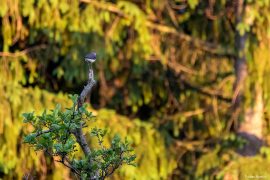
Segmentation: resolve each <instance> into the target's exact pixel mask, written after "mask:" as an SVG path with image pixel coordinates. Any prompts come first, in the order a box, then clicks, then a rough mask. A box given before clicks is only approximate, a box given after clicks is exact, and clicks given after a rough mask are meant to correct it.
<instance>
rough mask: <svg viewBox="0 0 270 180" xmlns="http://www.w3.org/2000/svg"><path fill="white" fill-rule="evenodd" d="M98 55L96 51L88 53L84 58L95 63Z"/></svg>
mask: <svg viewBox="0 0 270 180" xmlns="http://www.w3.org/2000/svg"><path fill="white" fill-rule="evenodd" d="M96 57H97V54H96V53H95V52H91V53H89V54H87V55H86V56H85V57H84V60H85V61H86V62H89V63H93V62H95V61H96Z"/></svg>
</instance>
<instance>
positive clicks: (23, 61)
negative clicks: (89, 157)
mask: <svg viewBox="0 0 270 180" xmlns="http://www.w3.org/2000/svg"><path fill="white" fill-rule="evenodd" d="M240 2H241V0H236V1H226V0H215V1H213V0H208V1H200V0H187V1H177V0H164V1H161V0H155V1H151V0H146V1H143V0H136V1H135V0H134V1H131V0H130V1H122V0H114V1H110V2H108V1H105V0H104V1H103V0H100V1H94V0H80V1H77V0H68V1H67V0H38V1H37V0H21V1H19V0H3V1H0V16H1V23H0V26H1V37H0V41H1V42H0V48H1V51H2V52H1V53H0V55H1V59H0V100H1V104H0V106H1V108H0V172H1V176H3V177H4V178H14V177H18V178H21V177H22V176H26V175H28V174H31V175H32V176H38V177H45V176H46V175H47V176H58V177H59V174H60V172H62V169H63V167H61V166H60V167H59V166H58V165H56V164H55V165H54V164H53V163H52V160H51V159H49V158H48V157H47V156H45V155H44V154H39V153H38V156H36V155H35V153H34V152H32V151H31V150H29V148H28V147H27V146H25V145H24V144H22V136H23V134H25V132H29V131H30V130H31V129H30V127H25V126H23V123H22V117H21V114H22V113H23V112H27V111H34V110H36V111H38V112H36V113H37V114H38V113H41V112H42V111H43V110H44V109H47V108H52V107H53V106H54V105H55V104H57V103H60V104H65V106H64V107H68V104H69V102H68V98H67V96H66V94H67V93H79V91H80V90H81V87H82V86H83V83H84V82H85V81H86V80H87V76H85V74H86V67H85V65H84V64H83V63H82V60H83V57H84V55H85V54H86V53H88V52H89V51H92V50H95V51H97V62H96V65H95V67H94V68H95V69H96V70H97V72H98V75H97V79H98V80H97V82H98V84H97V86H96V88H95V89H94V90H93V92H92V95H91V98H90V102H91V104H92V106H93V107H94V108H96V109H97V111H96V113H95V114H96V115H97V117H96V118H97V122H96V123H100V124H99V125H100V126H98V127H110V129H111V132H110V133H108V136H109V137H108V138H105V139H104V142H107V143H108V142H110V141H111V139H112V138H113V137H110V135H111V136H112V135H113V134H115V133H120V134H121V135H123V136H127V137H128V138H129V139H130V140H131V142H132V146H133V147H134V149H135V153H136V155H137V159H138V162H137V164H138V167H137V168H133V167H123V169H121V170H120V171H119V172H117V174H115V176H114V177H115V178H118V179H120V178H121V179H123V178H135V179H158V178H164V179H166V178H176V179H179V178H180V179H184V178H186V179H200V178H217V179H218V178H220V179H222V178H224V177H225V176H226V175H228V173H229V174H230V173H231V176H232V177H235V178H240V179H241V177H243V176H245V175H249V174H252V173H253V172H255V173H256V172H260V173H261V175H262V176H268V177H269V176H270V175H269V172H270V171H269V170H267V168H269V167H270V166H269V165H268V164H269V157H270V156H269V155H270V153H269V152H270V151H269V149H268V148H267V147H263V148H262V149H261V152H260V153H259V154H258V155H257V156H255V157H252V158H245V157H242V156H241V155H239V154H237V153H236V151H235V150H236V149H238V148H240V147H242V146H243V145H244V144H245V142H244V140H243V139H241V138H239V137H238V136H237V134H236V131H237V127H238V126H239V124H240V123H241V122H242V120H243V119H244V118H245V111H246V110H248V109H249V108H251V109H252V107H254V106H255V104H256V102H257V100H258V99H257V95H258V96H259V95H261V101H262V102H263V103H262V104H263V115H262V117H261V119H262V121H263V135H262V137H263V140H264V141H265V143H266V144H267V143H268V142H269V140H270V139H269V137H270V136H269V130H270V127H269V124H270V122H269V114H270V112H269V111H270V104H269V102H270V101H269V97H270V96H269V92H270V91H269V90H270V87H269V83H268V82H267V78H268V77H269V75H270V67H269V66H270V63H269V55H270V54H269V50H270V46H269V38H270V36H269V32H270V18H269V16H270V14H269V9H270V1H269V0H245V1H244V5H243V12H244V13H242V14H241V19H240V20H237V18H236V16H237V13H235V7H237V6H240V4H241V3H240ZM237 34H239V35H240V36H244V37H246V39H245V43H244V48H243V49H241V50H239V49H240V48H239V49H238V48H237V42H236V41H237V38H235V37H236V36H237ZM243 56H245V58H246V64H247V67H248V68H247V69H248V70H247V71H248V75H247V78H246V80H245V83H244V85H243V87H244V88H243V92H241V93H242V94H243V97H244V98H243V100H242V101H243V102H242V104H241V105H240V113H239V114H238V115H239V117H237V118H236V117H235V116H234V115H235V113H233V111H234V110H233V107H232V106H233V105H232V102H233V101H234V100H235V99H236V96H237V94H235V93H234V86H235V80H236V79H237V77H236V75H235V74H237V72H236V69H235V67H234V66H235V64H234V62H235V61H236V59H237V58H236V57H238V58H239V57H243ZM62 92H64V93H62ZM66 105H67V106H66ZM109 109H111V110H109ZM120 114H121V115H120ZM124 116H126V117H124ZM90 124H91V123H90ZM89 127H90V126H89ZM87 130H88V131H89V130H90V129H87ZM25 157H27V158H25ZM7 162H8V163H7ZM250 164H254V166H249V165H250ZM247 172H248V173H247ZM267 173H268V174H267ZM61 175H62V174H60V176H61Z"/></svg>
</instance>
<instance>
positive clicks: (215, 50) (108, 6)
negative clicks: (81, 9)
mask: <svg viewBox="0 0 270 180" xmlns="http://www.w3.org/2000/svg"><path fill="white" fill-rule="evenodd" d="M80 2H83V3H89V4H91V5H93V6H94V7H96V8H98V9H102V10H105V11H109V12H111V13H114V14H116V15H118V16H120V17H122V18H127V19H128V18H129V16H128V15H127V14H125V13H124V12H123V11H122V10H121V9H119V8H118V7H117V6H116V5H115V4H113V3H109V2H101V1H93V0H80ZM146 26H147V27H148V28H150V29H152V30H157V31H159V32H160V33H165V34H170V35H173V36H175V37H176V38H178V39H179V41H186V42H190V43H191V45H192V46H194V47H195V48H198V49H201V50H203V51H205V52H209V53H211V54H215V55H219V56H228V57H234V53H233V49H229V48H228V47H226V48H224V47H222V46H220V45H217V44H214V43H211V42H207V41H203V40H201V39H198V38H193V37H191V36H189V35H187V34H184V33H181V32H178V31H177V30H176V29H175V28H174V27H170V26H167V25H163V24H159V23H155V22H153V21H152V20H151V19H147V20H146Z"/></svg>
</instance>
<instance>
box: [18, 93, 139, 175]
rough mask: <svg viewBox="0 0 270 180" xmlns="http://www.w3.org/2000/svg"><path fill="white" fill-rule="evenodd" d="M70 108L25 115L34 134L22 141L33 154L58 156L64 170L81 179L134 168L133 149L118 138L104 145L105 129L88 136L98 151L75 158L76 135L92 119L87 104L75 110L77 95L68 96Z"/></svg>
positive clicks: (94, 129) (57, 108) (96, 130)
mask: <svg viewBox="0 0 270 180" xmlns="http://www.w3.org/2000/svg"><path fill="white" fill-rule="evenodd" d="M70 98H71V99H72V101H73V105H72V107H70V108H66V110H65V111H63V112H62V111H61V106H60V105H57V106H56V107H55V109H53V110H52V112H51V113H47V112H46V110H45V111H44V112H43V113H42V115H41V116H36V115H34V113H24V114H23V116H24V122H25V123H30V124H31V125H32V126H33V127H34V131H33V132H32V133H30V134H28V135H27V136H25V138H24V142H25V143H28V144H30V145H32V146H33V147H34V149H35V150H36V151H38V150H42V151H44V152H45V153H46V154H48V155H50V156H52V157H53V156H56V157H58V160H57V161H58V162H61V163H62V164H63V165H65V166H66V167H68V168H70V170H71V171H72V172H73V173H75V174H76V175H77V176H79V177H80V178H81V179H105V178H106V177H109V176H110V175H112V174H113V173H114V171H115V170H116V169H117V168H119V167H120V166H121V165H123V164H128V165H134V166H135V164H134V160H135V158H136V156H135V155H132V154H130V153H131V152H132V151H133V150H132V149H131V147H130V146H129V143H128V141H127V139H126V140H125V141H124V142H121V138H120V136H119V135H115V136H114V138H113V139H112V142H111V145H110V147H106V146H104V144H103V141H104V137H105V135H106V133H107V130H103V129H99V128H96V127H95V128H93V129H92V130H91V132H90V133H91V135H92V136H93V137H96V138H97V140H98V145H99V148H98V149H96V148H95V149H91V153H89V154H85V156H84V157H81V158H80V159H78V158H76V157H75V155H76V151H78V150H77V148H78V145H81V144H80V141H78V139H77V136H74V135H73V134H75V133H77V132H76V131H78V129H80V128H81V124H83V127H84V128H85V127H86V122H87V121H88V120H90V119H91V118H93V115H92V113H91V112H89V111H87V109H86V104H84V105H83V106H81V107H78V105H77V104H78V103H77V102H78V96H76V95H75V96H71V97H70Z"/></svg>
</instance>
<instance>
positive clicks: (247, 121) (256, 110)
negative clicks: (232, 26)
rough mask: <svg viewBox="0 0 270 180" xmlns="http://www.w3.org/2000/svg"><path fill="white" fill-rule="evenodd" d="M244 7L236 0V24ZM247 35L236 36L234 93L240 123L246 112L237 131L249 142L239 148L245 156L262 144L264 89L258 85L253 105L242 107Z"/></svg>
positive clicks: (235, 107)
mask: <svg viewBox="0 0 270 180" xmlns="http://www.w3.org/2000/svg"><path fill="white" fill-rule="evenodd" d="M244 8H245V6H244V0H238V1H236V4H235V13H236V17H235V18H236V25H237V24H239V23H242V22H243V14H244ZM247 35H248V34H247V33H245V34H243V35H241V34H240V32H239V31H237V32H236V36H235V48H236V50H237V56H236V59H235V64H234V68H235V75H236V80H235V84H234V95H233V109H234V112H233V116H234V117H237V119H236V122H237V123H238V122H239V119H240V118H239V117H240V116H239V115H240V113H241V112H242V113H244V116H243V117H244V121H243V122H241V123H240V125H239V126H238V127H237V133H238V135H239V136H240V137H242V138H244V139H245V140H246V141H247V143H246V144H245V145H244V147H243V148H242V149H239V150H238V152H239V153H240V154H241V155H243V156H253V155H256V154H257V153H258V152H259V150H260V147H261V146H262V140H261V138H262V127H263V124H262V122H263V100H262V89H261V87H260V86H257V87H256V88H257V89H256V90H255V91H256V92H255V96H254V97H253V98H254V99H253V101H254V105H253V107H249V108H247V109H245V110H243V109H242V108H243V107H244V106H243V101H244V100H243V97H244V84H245V79H246V78H247V77H248V69H247V62H246V54H245V45H246V38H247ZM241 109H242V110H241Z"/></svg>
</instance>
